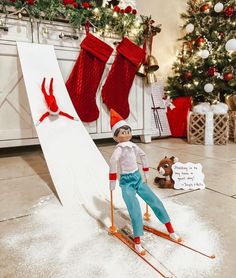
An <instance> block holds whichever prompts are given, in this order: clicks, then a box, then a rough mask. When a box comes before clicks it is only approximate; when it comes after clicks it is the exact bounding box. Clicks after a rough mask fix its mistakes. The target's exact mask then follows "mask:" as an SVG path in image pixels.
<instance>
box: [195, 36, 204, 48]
mask: <svg viewBox="0 0 236 278" xmlns="http://www.w3.org/2000/svg"><path fill="white" fill-rule="evenodd" d="M204 42H205V39H204V38H203V37H199V38H197V40H196V44H197V46H201V45H202V44H203V43H204Z"/></svg>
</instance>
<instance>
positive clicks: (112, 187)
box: [110, 180, 116, 191]
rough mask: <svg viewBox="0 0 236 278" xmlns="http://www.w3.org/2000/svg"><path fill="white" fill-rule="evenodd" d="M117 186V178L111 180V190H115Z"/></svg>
mask: <svg viewBox="0 0 236 278" xmlns="http://www.w3.org/2000/svg"><path fill="white" fill-rule="evenodd" d="M115 188H116V180H113V181H110V190H111V191H113V190H115Z"/></svg>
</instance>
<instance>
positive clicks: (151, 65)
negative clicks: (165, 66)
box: [146, 55, 159, 72]
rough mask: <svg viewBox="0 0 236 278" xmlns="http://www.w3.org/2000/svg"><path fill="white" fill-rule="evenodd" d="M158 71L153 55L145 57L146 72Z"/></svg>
mask: <svg viewBox="0 0 236 278" xmlns="http://www.w3.org/2000/svg"><path fill="white" fill-rule="evenodd" d="M158 69H159V66H158V63H157V59H156V58H155V57H154V56H153V55H148V57H147V69H146V71H147V72H153V71H157V70H158Z"/></svg>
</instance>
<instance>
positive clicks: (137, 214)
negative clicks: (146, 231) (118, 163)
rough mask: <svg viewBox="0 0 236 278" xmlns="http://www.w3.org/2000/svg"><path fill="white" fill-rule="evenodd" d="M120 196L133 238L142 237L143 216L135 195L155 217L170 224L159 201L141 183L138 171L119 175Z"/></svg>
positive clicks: (146, 186)
mask: <svg viewBox="0 0 236 278" xmlns="http://www.w3.org/2000/svg"><path fill="white" fill-rule="evenodd" d="M120 187H121V190H122V196H123V199H124V201H125V204H126V206H127V209H128V211H129V215H130V218H131V223H132V227H133V233H134V237H137V236H142V235H143V216H142V212H141V207H140V204H139V201H138V199H137V197H136V193H137V194H138V195H139V196H140V197H141V198H142V199H143V200H144V201H145V202H146V203H147V204H148V205H149V206H150V207H151V208H152V210H153V212H154V213H155V215H156V217H157V218H158V219H159V220H160V221H161V222H162V223H163V224H166V223H168V222H170V218H169V215H168V214H167V211H166V209H165V208H164V206H163V204H162V202H161V200H160V199H159V198H158V197H157V196H156V195H155V194H154V193H153V192H152V190H151V189H150V188H149V187H148V185H147V184H145V183H143V181H142V177H141V174H140V172H139V170H137V171H135V172H134V173H131V174H121V175H120Z"/></svg>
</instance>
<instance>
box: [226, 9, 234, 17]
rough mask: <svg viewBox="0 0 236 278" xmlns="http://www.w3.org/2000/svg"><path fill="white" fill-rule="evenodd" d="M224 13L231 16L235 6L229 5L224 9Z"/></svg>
mask: <svg viewBox="0 0 236 278" xmlns="http://www.w3.org/2000/svg"><path fill="white" fill-rule="evenodd" d="M224 13H225V15H226V16H228V17H231V16H232V15H233V14H234V7H233V6H228V7H226V8H225V9H224Z"/></svg>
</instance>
